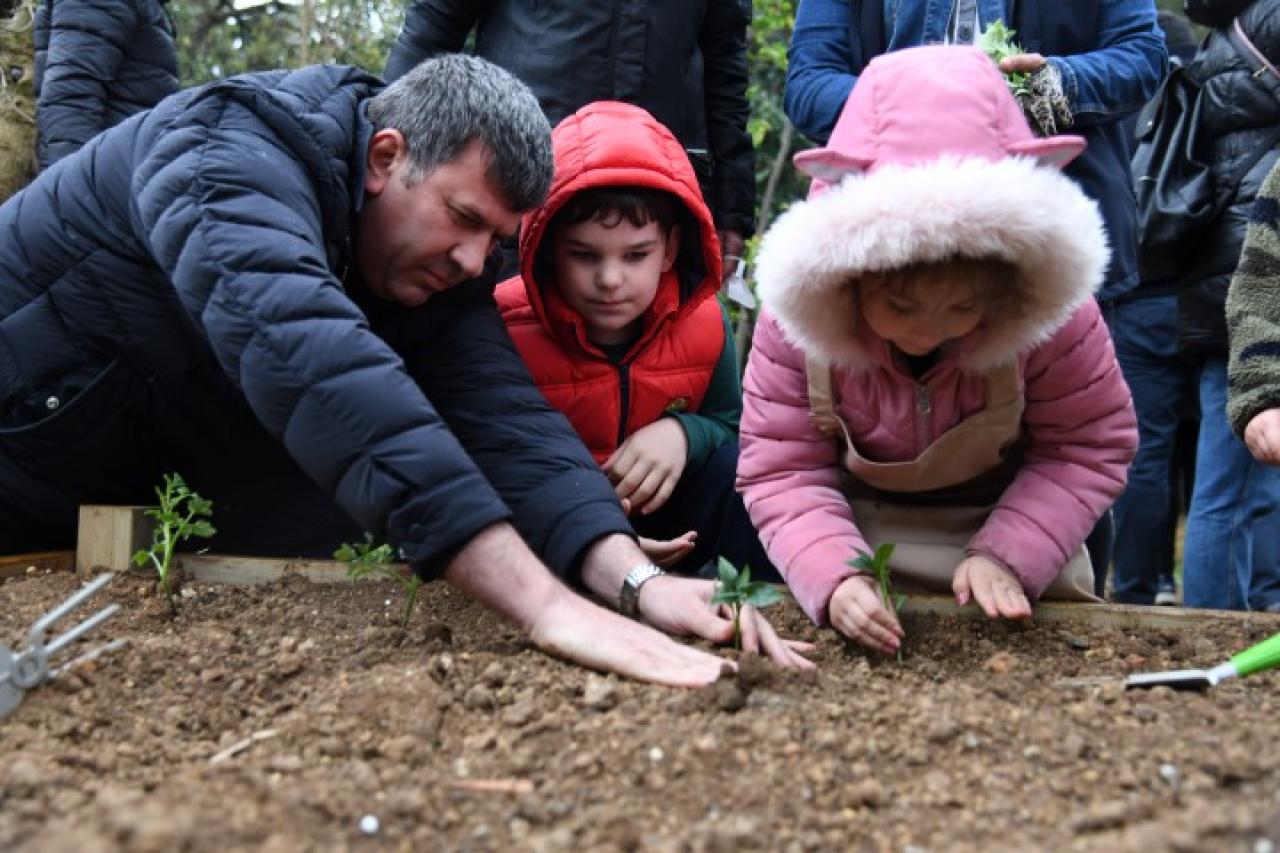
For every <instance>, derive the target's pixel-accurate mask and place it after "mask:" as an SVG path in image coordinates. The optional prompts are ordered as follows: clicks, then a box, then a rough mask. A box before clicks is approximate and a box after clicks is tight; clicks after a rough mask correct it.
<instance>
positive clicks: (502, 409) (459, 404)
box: [409, 287, 634, 576]
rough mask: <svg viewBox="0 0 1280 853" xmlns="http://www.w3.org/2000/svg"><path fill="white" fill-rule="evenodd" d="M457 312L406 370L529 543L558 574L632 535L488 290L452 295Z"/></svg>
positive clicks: (615, 500) (605, 482)
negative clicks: (600, 542) (614, 539)
mask: <svg viewBox="0 0 1280 853" xmlns="http://www.w3.org/2000/svg"><path fill="white" fill-rule="evenodd" d="M449 297H451V298H452V297H456V298H457V299H458V304H457V307H456V308H455V309H454V314H453V316H452V317H451V318H450V319H449V321H448V322H446V323H444V324H442V331H441V332H440V333H437V334H435V335H433V336H432V337H431V339H430V340H429V341H426V342H424V344H425V345H424V346H423V347H422V348H421V350H420V351H419V352H418V353H417V354H415V355H414V356H413V357H412V358H411V360H410V363H409V366H410V370H411V372H412V373H413V375H414V376H415V377H416V378H418V380H419V382H420V383H421V384H422V386H423V387H425V388H428V389H430V394H431V400H432V402H433V403H435V405H436V407H437V409H438V411H439V412H440V414H441V415H442V416H443V417H444V419H445V422H446V423H447V424H448V426H449V428H450V429H451V430H452V432H453V434H454V435H456V436H457V437H458V439H459V441H461V442H462V445H463V447H464V448H465V449H466V451H467V453H468V454H469V455H470V457H471V458H472V459H473V460H475V462H476V464H477V465H479V467H480V469H481V471H483V472H484V474H485V476H486V478H487V479H488V480H489V482H490V483H492V484H493V485H494V487H495V488H496V489H497V491H498V493H499V494H500V495H501V496H502V498H503V500H504V501H505V502H506V504H507V505H508V506H510V507H511V509H512V511H513V512H514V519H513V520H514V522H515V525H516V527H517V529H519V531H520V533H521V535H522V536H524V538H525V541H526V542H528V543H529V545H530V547H532V548H533V550H534V551H535V552H537V553H538V554H539V555H541V556H542V557H543V559H545V560H546V562H547V564H548V565H549V566H550V567H551V568H552V569H553V570H555V571H556V572H557V573H559V574H560V575H561V576H572V575H574V574H575V573H576V571H577V569H578V563H579V559H580V557H581V556H582V553H583V551H584V550H585V549H586V547H587V546H588V545H590V544H591V543H592V542H594V541H595V540H596V539H598V538H600V537H602V536H605V535H608V534H611V533H620V534H623V535H626V536H634V533H633V532H632V530H631V525H630V524H629V523H628V521H627V518H626V516H625V515H623V513H622V507H621V505H620V504H619V503H618V498H617V496H616V495H615V494H614V492H613V487H612V486H610V485H609V481H608V480H607V479H606V478H605V476H604V474H602V473H601V472H600V468H599V466H597V465H596V463H595V460H594V459H592V458H591V454H590V453H589V452H588V451H587V449H586V447H585V446H584V445H583V444H582V441H581V439H579V438H578V434H577V433H576V432H574V430H573V427H572V426H570V425H569V422H568V420H566V419H565V417H564V416H563V415H562V414H560V412H558V411H556V410H555V409H553V408H552V407H551V405H550V404H549V403H547V401H546V399H545V398H544V397H543V396H542V394H541V393H540V392H539V391H538V388H537V386H536V385H534V382H533V378H532V377H531V376H530V375H529V372H528V370H527V369H526V368H525V366H524V362H523V361H522V360H521V358H520V354H519V353H518V352H517V351H516V348H515V344H514V343H512V341H511V337H510V335H509V334H508V333H507V328H506V326H505V325H504V324H503V322H502V318H501V315H500V314H499V313H498V308H497V305H496V304H494V301H493V298H492V295H491V293H490V289H489V288H482V287H473V288H471V289H470V291H459V292H458V293H457V294H452V293H451V294H449Z"/></svg>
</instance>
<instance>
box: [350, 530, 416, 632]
mask: <svg viewBox="0 0 1280 853" xmlns="http://www.w3.org/2000/svg"><path fill="white" fill-rule="evenodd" d="M333 558H334V559H335V560H341V561H342V562H344V563H346V564H347V580H349V581H358V580H360V579H361V578H365V577H369V576H370V575H373V576H375V577H383V578H387V579H388V580H393V581H395V582H396V583H398V584H399V585H400V588H401V589H403V590H404V595H405V605H404V616H402V617H401V618H400V627H401V628H406V627H408V625H409V617H410V616H412V615H413V605H414V604H416V603H417V601H418V588H419V587H421V586H422V579H421V578H419V577H418V576H417V575H415V574H414V573H413V572H409V573H408V574H407V575H406V574H405V572H403V571H402V570H401V568H400V567H399V566H396V565H394V564H393V563H392V560H394V558H395V551H393V550H392V548H391V546H390V545H388V544H386V543H383V544H382V545H377V546H375V545H374V544H373V537H372V536H370V535H369V534H368V533H366V534H365V535H364V541H363V542H356V543H354V544H350V543H343V544H342V545H340V546H338V550H336V551H334V552H333Z"/></svg>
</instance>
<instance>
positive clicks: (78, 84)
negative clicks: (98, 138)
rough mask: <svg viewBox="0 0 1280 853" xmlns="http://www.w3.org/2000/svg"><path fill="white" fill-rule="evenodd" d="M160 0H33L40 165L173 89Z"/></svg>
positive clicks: (174, 75) (174, 66) (172, 60)
mask: <svg viewBox="0 0 1280 853" xmlns="http://www.w3.org/2000/svg"><path fill="white" fill-rule="evenodd" d="M167 2H168V0H41V2H40V5H39V7H38V8H37V9H36V21H35V43H36V75H35V91H36V98H37V105H36V124H37V127H38V130H39V141H38V143H37V145H38V149H37V152H38V157H39V160H40V168H41V169H46V168H48V167H49V166H51V165H53V164H54V163H56V162H57V161H58V160H61V159H62V158H63V157H66V156H67V155H68V154H70V153H71V152H73V151H75V150H77V149H79V148H80V146H82V145H84V144H85V143H86V142H88V141H89V140H90V139H92V138H93V137H94V136H95V135H97V134H99V133H101V132H102V131H104V130H106V129H107V128H108V127H112V126H114V125H117V124H119V123H120V122H122V121H124V120H125V119H127V118H128V117H129V116H131V115H134V114H135V113H140V112H142V111H143V110H145V109H149V108H151V107H153V106H155V105H156V104H158V103H159V102H160V100H161V99H162V98H164V97H165V96H166V95H170V94H173V93H174V92H176V91H177V90H178V51H177V48H176V46H175V45H174V41H173V23H172V21H170V19H169V14H168V11H167V10H166V9H165V3H167Z"/></svg>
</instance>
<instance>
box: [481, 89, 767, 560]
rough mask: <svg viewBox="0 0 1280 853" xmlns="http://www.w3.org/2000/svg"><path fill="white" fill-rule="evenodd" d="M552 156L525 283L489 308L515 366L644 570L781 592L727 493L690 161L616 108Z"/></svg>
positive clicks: (654, 128) (720, 400) (631, 110)
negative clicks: (714, 566) (722, 567)
mask: <svg viewBox="0 0 1280 853" xmlns="http://www.w3.org/2000/svg"><path fill="white" fill-rule="evenodd" d="M552 142H553V145H554V148H555V159H556V171H555V178H554V180H553V182H552V185H551V193H550V195H549V196H548V198H547V201H546V203H545V204H543V206H542V207H540V208H538V209H536V210H534V211H533V212H531V213H530V214H528V215H527V216H526V217H525V220H524V223H523V225H522V227H521V236H520V273H521V274H520V276H518V277H516V278H512V279H510V280H508V281H506V282H504V283H502V284H501V285H499V286H498V290H497V294H496V297H497V300H498V307H499V308H500V309H501V311H502V316H503V319H504V320H505V321H506V324H507V328H508V330H509V331H510V332H511V337H512V338H513V339H514V340H515V343H516V347H517V348H518V349H519V350H520V355H521V356H522V357H523V358H524V361H525V364H526V365H527V366H528V367H529V370H530V372H531V373H532V374H533V378H534V381H535V382H537V384H538V387H539V388H540V389H541V390H542V392H543V394H545V395H546V397H547V399H548V400H549V401H550V402H551V404H552V405H553V406H555V407H556V408H557V409H559V410H560V411H561V412H563V413H564V414H565V416H566V417H567V418H568V419H569V421H570V423H572V424H573V427H574V429H576V430H577V432H578V435H579V436H581V437H582V440H583V442H584V443H585V444H586V445H587V448H588V449H589V450H590V451H591V452H592V454H593V455H594V456H595V458H596V461H597V462H599V463H600V465H601V467H602V468H603V469H604V471H605V473H606V474H608V475H609V478H610V480H611V481H612V482H613V483H614V485H615V489H616V491H617V494H618V498H619V499H620V500H621V501H622V503H623V506H624V507H625V508H626V509H627V511H628V513H629V514H630V516H631V520H632V524H633V525H634V526H635V528H636V532H637V533H638V534H639V535H640V537H641V545H642V547H644V548H645V550H646V552H647V553H648V554H649V556H650V557H651V559H653V560H654V561H655V562H658V563H659V564H662V565H668V566H670V565H674V566H676V567H677V568H678V569H681V570H684V571H694V570H697V569H698V568H699V567H701V566H703V565H705V564H706V562H707V561H708V560H710V559H712V558H713V557H715V556H717V555H718V556H724V557H726V558H727V559H729V560H730V561H731V562H734V563H735V564H737V565H739V566H741V565H742V564H744V563H746V564H749V565H750V566H751V568H752V574H753V576H754V577H756V578H757V579H759V578H761V577H762V576H763V577H767V578H769V579H776V578H777V575H776V573H775V572H774V570H773V568H772V566H771V565H770V564H769V562H768V558H767V557H766V556H765V554H764V551H763V549H762V548H761V547H760V543H759V539H758V538H757V536H756V533H755V530H754V528H753V527H752V526H751V522H750V520H749V518H748V516H747V515H746V512H745V511H744V510H743V508H742V502H741V498H740V497H738V496H737V494H735V493H734V491H733V479H734V471H735V468H736V465H737V455H738V445H737V433H738V419H739V417H740V416H741V413H742V390H741V386H740V384H739V381H738V371H737V363H736V359H735V356H734V347H733V337H732V335H731V334H730V333H729V330H728V318H727V317H726V315H725V313H724V311H723V309H722V308H721V306H720V303H719V301H718V300H717V299H716V291H717V289H718V287H719V283H720V279H721V267H720V247H719V242H718V241H717V239H716V231H715V225H714V224H713V222H712V219H711V214H710V212H709V211H708V210H707V206H706V204H705V203H704V202H703V199H702V195H701V193H700V192H699V189H698V180H697V177H696V175H695V173H694V171H693V168H692V166H691V165H690V164H689V160H688V158H687V156H686V155H685V152H684V149H683V148H681V146H680V144H679V143H678V142H677V141H676V139H675V137H673V136H672V135H671V133H670V131H668V130H667V129H666V128H665V127H663V126H662V125H661V124H659V123H658V122H657V121H656V120H655V119H653V117H652V116H650V115H649V114H648V113H647V112H645V111H644V110H642V109H640V108H639V107H635V106H631V105H628V104H622V103H616V102H609V101H601V102H597V103H593V104H589V105H587V106H585V107H583V108H582V109H581V110H579V111H578V112H576V113H574V114H573V115H571V116H569V117H568V118H566V119H565V120H564V121H562V122H561V123H560V124H559V126H557V127H556V129H555V131H554V133H553V134H552Z"/></svg>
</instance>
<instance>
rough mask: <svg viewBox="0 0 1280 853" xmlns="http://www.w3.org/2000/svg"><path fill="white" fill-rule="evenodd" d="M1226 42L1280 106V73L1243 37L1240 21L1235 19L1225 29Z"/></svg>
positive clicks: (1247, 38) (1256, 47)
mask: <svg viewBox="0 0 1280 853" xmlns="http://www.w3.org/2000/svg"><path fill="white" fill-rule="evenodd" d="M1226 32H1227V41H1228V42H1229V43H1230V44H1231V46H1232V47H1233V48H1235V51H1236V54H1237V55H1239V57H1240V58H1241V59H1243V60H1244V64H1245V65H1247V66H1249V68H1250V70H1252V71H1253V79H1254V80H1257V81H1258V83H1260V84H1261V85H1262V87H1263V88H1264V89H1266V90H1267V93H1268V94H1270V95H1271V97H1272V98H1273V99H1275V101H1276V103H1277V104H1280V71H1277V70H1276V67H1275V66H1274V65H1272V64H1271V61H1270V60H1268V59H1267V57H1266V54H1264V53H1263V52H1262V51H1260V50H1258V46H1257V45H1255V44H1254V43H1253V42H1251V41H1250V40H1249V37H1248V36H1247V35H1245V32H1244V27H1242V26H1241V25H1240V19H1239V18H1235V19H1234V20H1233V21H1232V22H1231V26H1229V27H1227V28H1226Z"/></svg>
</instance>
